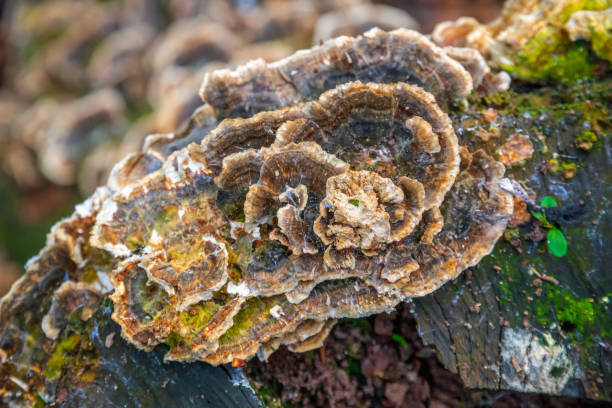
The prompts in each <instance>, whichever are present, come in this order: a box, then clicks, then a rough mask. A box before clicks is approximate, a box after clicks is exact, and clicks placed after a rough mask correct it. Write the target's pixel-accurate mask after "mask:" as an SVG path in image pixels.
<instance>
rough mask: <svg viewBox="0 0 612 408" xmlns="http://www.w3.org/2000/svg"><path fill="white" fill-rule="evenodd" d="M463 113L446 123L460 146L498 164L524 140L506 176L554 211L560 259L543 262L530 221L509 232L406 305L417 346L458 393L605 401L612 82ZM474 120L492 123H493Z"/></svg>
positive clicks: (611, 328)
mask: <svg viewBox="0 0 612 408" xmlns="http://www.w3.org/2000/svg"><path fill="white" fill-rule="evenodd" d="M473 102H475V103H473V104H470V108H469V109H468V110H467V111H464V112H456V113H455V114H454V115H453V116H454V117H453V123H454V125H455V130H456V131H457V134H458V135H460V139H461V141H462V142H463V143H464V144H466V145H468V146H470V150H471V147H472V146H476V145H480V146H483V147H484V148H486V149H487V150H489V152H490V153H492V154H493V155H497V153H498V152H497V150H498V149H499V146H501V145H502V144H503V143H504V141H505V140H507V139H508V138H509V137H510V136H511V135H513V134H516V133H520V134H523V135H527V136H528V137H529V139H530V141H531V142H532V143H533V146H534V154H533V156H532V157H531V158H530V159H528V160H526V161H524V162H520V163H518V164H517V165H515V166H512V167H509V168H507V174H508V175H510V177H513V178H515V179H516V180H522V181H524V184H525V185H526V187H528V188H529V189H532V190H533V191H534V192H535V193H536V195H537V198H536V199H535V202H536V203H538V204H539V203H540V200H541V198H542V197H545V196H549V197H553V198H554V199H555V201H556V202H557V203H559V206H558V207H556V208H551V209H548V210H546V212H545V215H546V218H547V221H548V222H549V223H550V224H554V225H556V226H558V228H559V229H560V230H561V231H562V232H563V234H564V235H565V237H566V240H567V248H568V249H567V255H565V256H563V257H560V258H559V257H555V256H553V255H552V254H551V253H550V251H549V249H548V248H547V242H546V237H545V232H546V231H545V230H546V228H543V227H542V226H541V224H540V225H539V226H538V225H535V224H538V223H537V222H536V223H535V224H534V222H533V217H532V220H531V221H530V222H527V223H525V224H523V225H521V226H519V227H517V228H509V229H508V230H507V231H506V233H505V239H502V240H500V242H498V243H497V245H496V247H495V250H494V251H493V253H492V254H491V255H490V256H487V257H486V258H484V259H483V261H482V262H481V263H480V264H479V265H478V266H477V267H474V268H472V269H471V270H469V271H467V273H464V274H462V275H461V277H460V278H458V279H457V280H456V281H455V282H451V283H448V284H446V285H445V286H444V287H442V288H440V289H439V290H438V291H436V292H434V293H433V294H431V295H429V296H426V297H424V298H420V299H416V300H415V302H414V303H415V304H414V310H415V315H416V317H417V321H418V324H419V329H420V332H421V335H422V337H423V339H424V341H425V342H426V343H428V344H430V345H432V346H434V347H435V348H436V349H437V350H438V353H439V357H440V359H441V361H442V362H443V363H444V364H445V365H446V366H447V367H448V368H449V369H451V370H452V371H454V372H456V373H458V374H460V376H461V378H462V379H463V381H464V382H465V384H466V385H467V386H468V387H474V388H484V389H514V390H519V391H531V392H542V393H551V394H564V395H572V396H580V397H587V398H593V399H602V400H607V401H610V400H612V387H611V386H610V385H611V384H612V310H610V303H609V302H610V299H611V297H612V293H611V291H612V275H611V274H610V266H609V265H610V264H611V263H612V251H611V250H610V248H611V247H612V234H610V231H612V219H611V217H610V214H609V209H610V200H611V199H612V189H611V188H610V183H611V182H612V179H611V178H610V177H611V174H612V173H611V172H610V166H611V164H612V162H611V160H610V159H611V152H612V150H611V146H610V133H611V131H612V128H611V120H610V119H611V117H610V115H611V112H610V108H611V106H612V82H611V81H610V80H604V81H599V82H590V83H583V84H578V85H569V86H559V87H551V86H538V87H534V86H533V85H525V84H520V83H517V82H515V84H514V85H513V89H512V90H511V91H509V92H507V93H504V94H497V95H493V96H490V97H488V98H484V99H482V100H479V101H473ZM483 108H484V109H493V110H494V111H495V115H496V118H495V120H494V121H493V122H489V121H488V120H486V119H485V116H486V115H488V118H489V119H490V118H491V115H492V114H493V111H491V110H490V111H485V110H483ZM487 137H488V138H489V140H488V141H484V140H483V138H484V139H486V138H487ZM587 139H588V140H587ZM579 146H580V147H579ZM534 229H536V230H537V229H539V230H540V232H539V235H540V239H542V240H541V241H540V242H534V241H533V239H534V236H537V235H538V231H535V233H534ZM541 231H544V235H543V236H542V232H541ZM529 238H531V240H530V239H529ZM536 239H537V238H536Z"/></svg>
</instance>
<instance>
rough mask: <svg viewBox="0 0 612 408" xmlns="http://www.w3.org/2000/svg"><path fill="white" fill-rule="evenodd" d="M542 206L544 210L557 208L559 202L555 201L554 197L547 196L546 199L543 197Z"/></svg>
mask: <svg viewBox="0 0 612 408" xmlns="http://www.w3.org/2000/svg"><path fill="white" fill-rule="evenodd" d="M540 205H541V206H542V207H544V208H552V207H556V206H557V200H555V199H554V197H551V196H545V197H542V200H541V201H540Z"/></svg>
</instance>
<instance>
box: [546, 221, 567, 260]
mask: <svg viewBox="0 0 612 408" xmlns="http://www.w3.org/2000/svg"><path fill="white" fill-rule="evenodd" d="M546 241H547V243H548V250H549V251H550V253H551V254H553V255H554V256H557V257H559V258H560V257H562V256H565V254H566V253H567V242H565V237H564V236H563V233H562V232H561V230H559V229H557V228H553V229H550V230H548V233H547V234H546Z"/></svg>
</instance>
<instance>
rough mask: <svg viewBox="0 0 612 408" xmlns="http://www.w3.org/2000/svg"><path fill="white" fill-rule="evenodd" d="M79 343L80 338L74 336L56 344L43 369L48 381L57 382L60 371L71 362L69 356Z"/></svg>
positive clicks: (77, 335)
mask: <svg viewBox="0 0 612 408" xmlns="http://www.w3.org/2000/svg"><path fill="white" fill-rule="evenodd" d="M80 342H81V336H80V335H79V334H74V335H72V336H70V337H68V338H65V339H63V340H61V341H60V342H59V343H58V344H57V346H56V347H55V350H54V352H53V354H52V355H51V358H50V359H49V361H48V362H47V366H46V367H45V376H46V377H47V378H48V379H50V380H57V379H58V378H59V377H60V375H61V374H62V369H63V368H64V367H65V366H66V365H67V364H68V362H70V361H71V359H72V358H71V356H72V355H73V354H74V353H73V352H74V350H75V349H76V347H77V345H78V344H79V343H80Z"/></svg>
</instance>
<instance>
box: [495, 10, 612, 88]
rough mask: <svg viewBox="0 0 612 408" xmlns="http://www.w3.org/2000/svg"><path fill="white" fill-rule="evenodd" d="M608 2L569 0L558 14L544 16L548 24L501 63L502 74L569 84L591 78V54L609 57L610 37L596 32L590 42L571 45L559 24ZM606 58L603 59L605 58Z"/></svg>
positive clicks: (594, 64)
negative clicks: (579, 12)
mask: <svg viewBox="0 0 612 408" xmlns="http://www.w3.org/2000/svg"><path fill="white" fill-rule="evenodd" d="M611 5H612V4H611V3H610V1H609V0H585V1H572V2H569V3H568V4H567V5H566V7H564V8H563V9H562V10H560V12H559V14H557V15H551V16H549V17H548V19H549V21H548V24H546V25H544V27H542V28H541V29H540V30H538V31H537V32H536V33H535V34H534V35H533V37H532V38H531V39H530V40H529V41H527V43H526V44H525V45H524V46H523V48H522V49H520V50H519V51H517V52H516V53H515V54H514V55H512V56H510V58H509V59H510V62H507V63H504V64H502V68H503V69H505V70H506V71H508V72H510V73H512V74H514V75H515V76H518V77H519V78H523V79H554V80H556V81H559V82H562V83H571V82H575V81H577V80H580V79H584V78H588V77H591V76H593V74H594V73H595V71H596V68H597V65H598V61H597V58H596V57H595V55H599V56H600V57H602V58H606V55H609V51H610V50H609V48H610V47H612V45H611V44H610V34H609V33H607V32H605V30H602V31H603V32H601V33H597V34H596V35H594V37H593V39H592V43H588V42H585V41H575V42H572V41H571V40H570V38H569V37H568V35H567V33H566V32H565V30H564V28H563V25H564V24H565V23H566V22H567V21H568V20H569V18H570V17H571V15H572V14H573V13H574V12H576V11H579V10H603V9H605V8H607V7H610V6H611ZM606 59H607V58H606Z"/></svg>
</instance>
